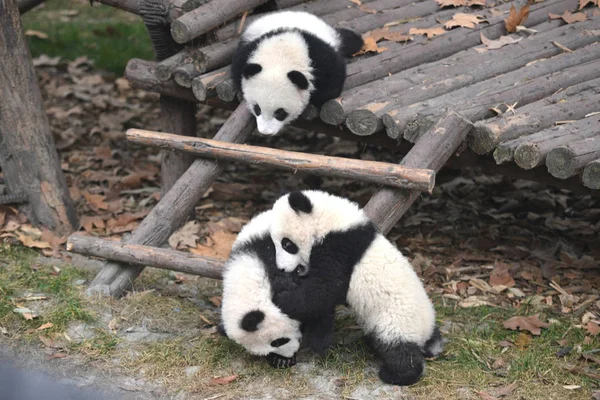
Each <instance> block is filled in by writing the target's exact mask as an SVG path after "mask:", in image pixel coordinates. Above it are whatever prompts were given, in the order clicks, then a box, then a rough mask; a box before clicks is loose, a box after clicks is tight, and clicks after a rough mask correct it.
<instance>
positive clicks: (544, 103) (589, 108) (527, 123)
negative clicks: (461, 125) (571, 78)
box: [471, 79, 600, 169]
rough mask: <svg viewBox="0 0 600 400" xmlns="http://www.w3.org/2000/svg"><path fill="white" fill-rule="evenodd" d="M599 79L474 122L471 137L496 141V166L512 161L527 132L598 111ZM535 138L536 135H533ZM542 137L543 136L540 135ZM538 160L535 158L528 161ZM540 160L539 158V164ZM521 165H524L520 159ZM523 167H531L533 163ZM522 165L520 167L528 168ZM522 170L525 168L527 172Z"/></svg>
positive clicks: (599, 102) (524, 140)
mask: <svg viewBox="0 0 600 400" xmlns="http://www.w3.org/2000/svg"><path fill="white" fill-rule="evenodd" d="M592 84H593V85H595V87H593V88H592V89H591V90H585V88H587V87H589V86H590V85H592ZM598 90H600V79H594V80H592V81H590V82H584V83H583V84H579V85H574V86H571V87H569V88H567V89H565V90H563V91H561V92H559V93H557V94H554V95H552V96H550V97H547V98H545V99H542V100H539V101H535V102H533V103H531V104H528V105H526V106H523V107H521V108H518V109H517V112H516V113H513V114H510V113H506V114H504V115H501V116H498V117H495V118H491V119H488V120H485V121H479V122H476V123H475V128H474V129H473V132H471V135H473V136H487V137H488V139H484V140H486V141H491V142H500V143H499V145H498V147H496V149H495V150H494V159H495V160H496V163H497V164H502V163H504V162H508V161H512V160H513V158H514V153H515V150H516V149H517V147H519V145H520V144H521V143H524V142H526V141H529V140H530V139H532V138H533V135H529V136H527V135H528V134H530V133H531V132H536V131H540V130H544V129H546V128H551V127H552V126H553V125H554V124H555V123H556V122H559V121H574V120H579V119H581V118H583V117H585V116H586V115H587V114H589V113H591V112H594V111H596V110H597V109H598V104H600V94H596V92H597V91H598ZM534 135H537V134H534ZM542 136H544V135H542ZM534 159H536V160H538V158H537V157H534V158H532V159H531V160H532V161H533V160H534ZM541 160H542V159H539V161H541ZM521 162H524V160H522V161H521ZM537 162H538V161H536V164H535V165H533V166H529V167H527V168H533V167H536V166H538V165H540V164H538V163H537ZM529 164H530V162H525V164H523V168H526V165H529ZM527 168H526V169H527Z"/></svg>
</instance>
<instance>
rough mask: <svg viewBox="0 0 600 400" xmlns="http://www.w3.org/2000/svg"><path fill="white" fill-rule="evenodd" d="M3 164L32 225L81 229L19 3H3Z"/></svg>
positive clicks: (0, 77) (0, 114) (0, 45)
mask: <svg viewBox="0 0 600 400" xmlns="http://www.w3.org/2000/svg"><path fill="white" fill-rule="evenodd" d="M0 60H2V61H0V62H1V63H2V66H1V67H0V99H1V100H0V165H2V171H3V172H4V179H5V182H6V186H7V188H8V191H9V192H10V193H18V192H24V193H26V194H27V196H28V201H29V203H28V204H27V205H24V206H23V210H24V211H25V213H26V214H27V216H28V218H29V220H30V221H31V222H32V223H34V224H42V225H44V226H46V227H48V228H49V229H51V230H52V231H54V232H55V233H57V234H59V235H64V234H67V233H70V232H72V231H73V230H74V229H76V228H77V227H78V226H79V223H78V221H77V214H76V212H75V209H74V207H73V204H72V202H71V199H70V197H69V189H68V188H67V183H66V181H65V177H64V175H63V173H62V170H61V167H60V160H59V158H58V155H57V153H56V148H55V147H54V140H53V139H52V133H51V132H50V126H49V124H48V119H47V117H46V113H45V111H44V103H43V102H42V96H41V94H40V89H39V87H38V85H37V82H38V80H37V76H36V74H35V70H34V68H33V64H32V62H31V54H30V52H29V48H28V47H27V41H26V40H25V36H24V34H23V28H22V26H21V19H20V15H19V10H18V8H17V2H16V0H2V1H0Z"/></svg>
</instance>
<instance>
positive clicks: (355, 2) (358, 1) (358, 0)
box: [350, 0, 362, 6]
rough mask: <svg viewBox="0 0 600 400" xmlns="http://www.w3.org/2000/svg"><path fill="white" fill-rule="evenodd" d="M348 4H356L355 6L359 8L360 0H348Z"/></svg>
mask: <svg viewBox="0 0 600 400" xmlns="http://www.w3.org/2000/svg"><path fill="white" fill-rule="evenodd" d="M350 2H351V3H354V4H356V5H357V6H360V5H361V4H362V2H361V1H360V0H350Z"/></svg>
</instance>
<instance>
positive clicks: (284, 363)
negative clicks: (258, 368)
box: [267, 353, 296, 369]
mask: <svg viewBox="0 0 600 400" xmlns="http://www.w3.org/2000/svg"><path fill="white" fill-rule="evenodd" d="M267 362H268V363H269V365H271V367H273V368H278V369H284V368H289V367H293V366H294V365H296V355H295V354H294V355H293V356H291V357H289V358H288V357H284V356H280V355H279V354H275V353H269V354H267Z"/></svg>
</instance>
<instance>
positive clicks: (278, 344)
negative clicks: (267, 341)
mask: <svg viewBox="0 0 600 400" xmlns="http://www.w3.org/2000/svg"><path fill="white" fill-rule="evenodd" d="M289 341H290V338H286V337H282V338H279V339H275V340H273V341H272V342H271V346H273V347H281V346H283V345H284V344H286V343H288V342H289Z"/></svg>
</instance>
